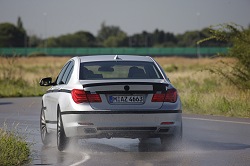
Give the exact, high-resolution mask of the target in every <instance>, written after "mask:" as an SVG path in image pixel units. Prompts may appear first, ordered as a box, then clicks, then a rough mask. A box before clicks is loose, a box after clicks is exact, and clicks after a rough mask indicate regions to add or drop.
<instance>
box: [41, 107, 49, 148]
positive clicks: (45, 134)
mask: <svg viewBox="0 0 250 166" xmlns="http://www.w3.org/2000/svg"><path fill="white" fill-rule="evenodd" d="M40 134H41V139H42V142H43V144H44V145H49V144H50V142H51V140H50V134H49V133H48V130H47V125H46V119H45V112H44V109H43V107H42V109H41V114H40Z"/></svg>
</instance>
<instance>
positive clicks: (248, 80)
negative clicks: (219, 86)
mask: <svg viewBox="0 0 250 166" xmlns="http://www.w3.org/2000/svg"><path fill="white" fill-rule="evenodd" d="M210 32H211V36H210V37H208V38H205V39H203V40H201V41H199V43H204V42H206V41H210V40H217V41H222V42H229V43H232V47H231V48H229V51H228V53H227V54H219V56H223V57H231V58H235V59H236V60H237V63H236V65H231V64H228V63H225V62H223V64H224V65H225V66H226V67H225V68H224V69H222V68H219V69H214V68H213V69H210V71H212V72H214V73H218V74H220V75H222V76H223V77H225V78H227V80H229V81H230V82H231V83H233V84H234V85H235V86H237V87H238V88H241V89H250V28H248V29H244V28H243V27H242V26H239V25H236V24H234V23H230V24H221V25H218V26H213V27H211V28H210ZM228 68H229V70H225V69H228Z"/></svg>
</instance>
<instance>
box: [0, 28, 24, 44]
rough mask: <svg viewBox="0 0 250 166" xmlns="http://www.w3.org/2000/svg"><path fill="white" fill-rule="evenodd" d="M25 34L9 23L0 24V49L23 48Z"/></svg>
mask: <svg viewBox="0 0 250 166" xmlns="http://www.w3.org/2000/svg"><path fill="white" fill-rule="evenodd" d="M25 43H26V33H25V31H24V30H23V29H19V28H18V27H16V26H15V25H13V24H11V23H1V24H0V47H23V46H25Z"/></svg>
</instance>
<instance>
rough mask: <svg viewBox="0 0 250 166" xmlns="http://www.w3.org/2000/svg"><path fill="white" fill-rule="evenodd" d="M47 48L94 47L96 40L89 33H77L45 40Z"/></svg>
mask: <svg viewBox="0 0 250 166" xmlns="http://www.w3.org/2000/svg"><path fill="white" fill-rule="evenodd" d="M46 42H47V47H95V46H96V38H95V36H94V35H92V34H91V33H89V32H85V31H79V32H76V33H74V34H67V35H61V36H59V37H51V38H48V39H47V41H46Z"/></svg>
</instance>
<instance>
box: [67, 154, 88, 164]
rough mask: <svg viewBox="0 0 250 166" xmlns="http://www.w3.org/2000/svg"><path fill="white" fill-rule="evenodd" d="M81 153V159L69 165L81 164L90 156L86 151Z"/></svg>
mask: <svg viewBox="0 0 250 166" xmlns="http://www.w3.org/2000/svg"><path fill="white" fill-rule="evenodd" d="M81 154H82V160H81V161H79V162H77V163H74V164H71V165H70V166H77V165H80V164H83V163H85V162H86V161H87V160H88V159H90V156H89V155H88V154H87V153H83V152H82V153H81Z"/></svg>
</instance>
